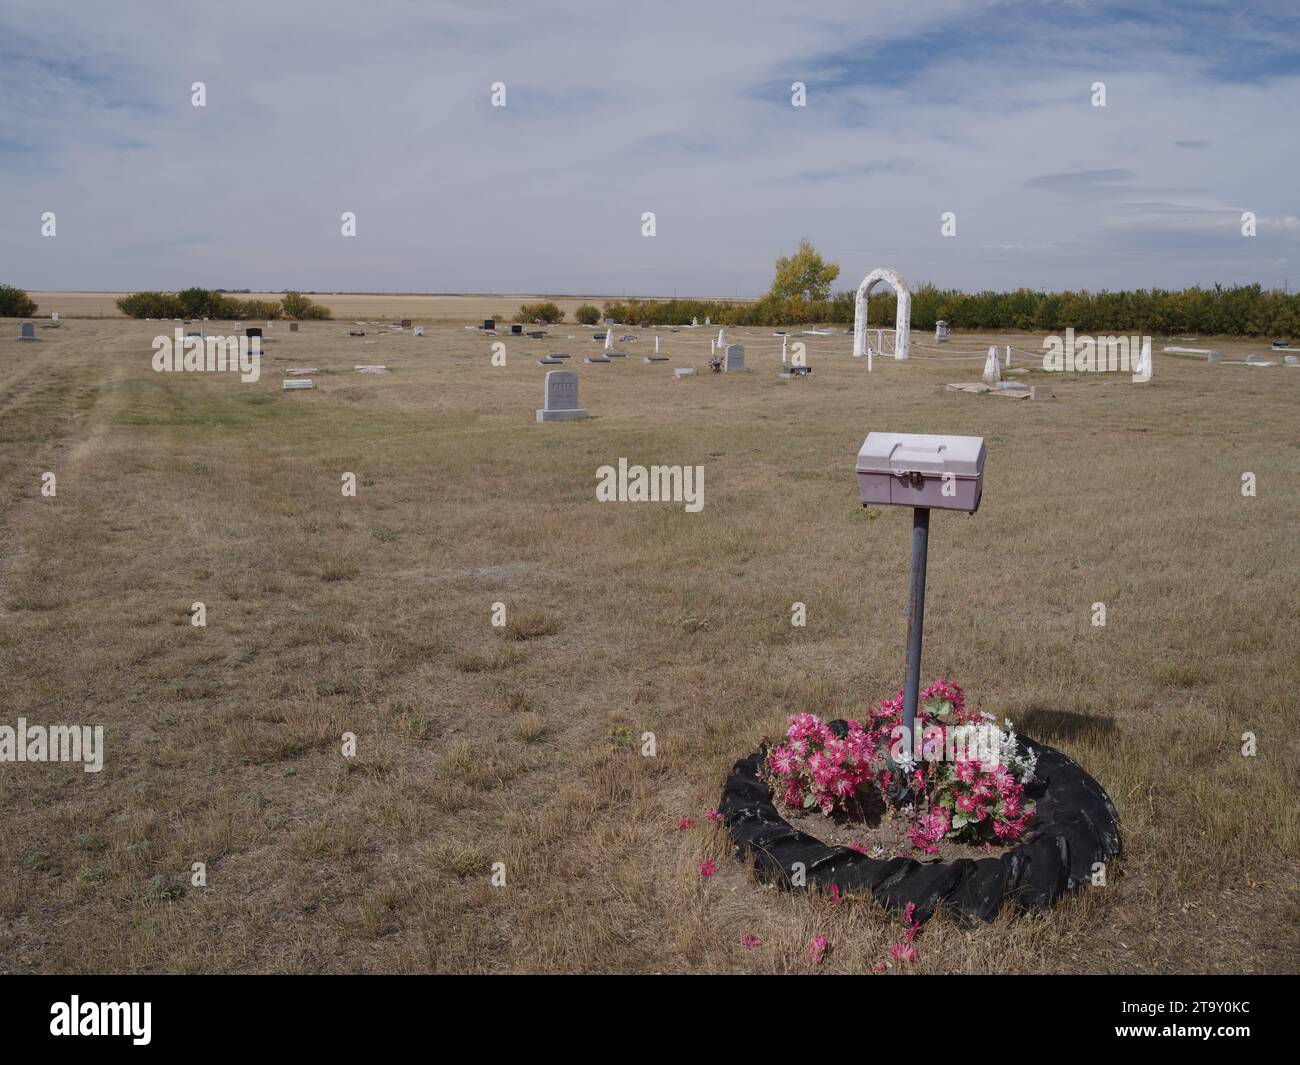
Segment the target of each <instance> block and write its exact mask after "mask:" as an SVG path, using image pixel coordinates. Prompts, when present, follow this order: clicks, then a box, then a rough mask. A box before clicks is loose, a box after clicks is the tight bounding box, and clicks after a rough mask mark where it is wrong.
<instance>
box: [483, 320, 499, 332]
mask: <svg viewBox="0 0 1300 1065" xmlns="http://www.w3.org/2000/svg"><path fill="white" fill-rule="evenodd" d="M496 327H497V320H496V319H495V318H484V319H483V328H484V329H485V330H490V329H495V328H496Z"/></svg>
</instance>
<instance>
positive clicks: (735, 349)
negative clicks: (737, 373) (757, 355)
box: [722, 344, 745, 373]
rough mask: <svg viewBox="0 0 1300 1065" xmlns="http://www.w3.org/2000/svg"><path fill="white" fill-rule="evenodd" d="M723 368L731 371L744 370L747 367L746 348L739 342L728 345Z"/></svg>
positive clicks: (728, 371)
mask: <svg viewBox="0 0 1300 1065" xmlns="http://www.w3.org/2000/svg"><path fill="white" fill-rule="evenodd" d="M722 368H723V369H724V370H725V371H726V372H727V373H731V371H732V370H743V369H744V368H745V349H744V348H743V347H741V346H740V345H739V344H728V345H727V358H726V361H725V362H724V363H723V366H722Z"/></svg>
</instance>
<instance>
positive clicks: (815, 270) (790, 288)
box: [770, 238, 840, 300]
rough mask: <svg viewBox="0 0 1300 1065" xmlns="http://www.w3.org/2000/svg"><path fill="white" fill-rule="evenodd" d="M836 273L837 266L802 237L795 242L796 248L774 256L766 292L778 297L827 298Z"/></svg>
mask: <svg viewBox="0 0 1300 1065" xmlns="http://www.w3.org/2000/svg"><path fill="white" fill-rule="evenodd" d="M839 276H840V268H839V267H838V266H837V265H836V264H835V263H828V262H826V261H825V260H824V259H823V258H822V257H821V255H820V253H819V252H818V251H817V249H816V248H814V247H813V246H812V244H811V243H810V242H809V241H808V240H807V238H805V239H803V240H801V241H800V242H799V250H798V251H797V252H795V253H794V254H793V255H791V256H788V257H787V256H782V257H781V258H779V259H777V261H776V276H775V277H774V278H773V279H772V288H771V292H770V295H772V296H774V297H776V298H777V299H779V300H788V299H803V300H825V299H829V298H830V294H831V285H832V284H833V283H834V281H835V279H836V278H837V277H839Z"/></svg>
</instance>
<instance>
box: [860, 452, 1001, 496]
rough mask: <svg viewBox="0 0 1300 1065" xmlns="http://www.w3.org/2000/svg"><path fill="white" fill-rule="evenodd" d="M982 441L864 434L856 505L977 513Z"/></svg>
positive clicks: (980, 489) (982, 467) (981, 476)
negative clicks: (929, 508) (885, 504)
mask: <svg viewBox="0 0 1300 1065" xmlns="http://www.w3.org/2000/svg"><path fill="white" fill-rule="evenodd" d="M984 454H985V451H984V438H983V437H980V436H929V435H926V434H921V433H868V434H867V439H866V440H865V441H864V442H863V444H862V450H860V451H859V452H858V466H857V469H858V485H859V487H860V488H861V489H862V502H863V504H864V505H866V504H867V503H892V504H894V505H897V506H908V507H934V508H937V509H941V510H964V511H967V512H968V513H974V512H975V511H976V510H978V509H979V505H980V496H981V495H982V494H983V491H984Z"/></svg>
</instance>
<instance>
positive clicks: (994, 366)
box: [984, 348, 1002, 385]
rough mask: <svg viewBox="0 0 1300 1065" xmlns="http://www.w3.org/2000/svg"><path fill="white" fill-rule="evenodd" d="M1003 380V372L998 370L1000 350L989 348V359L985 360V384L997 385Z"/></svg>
mask: <svg viewBox="0 0 1300 1065" xmlns="http://www.w3.org/2000/svg"><path fill="white" fill-rule="evenodd" d="M1001 380H1002V371H1001V370H1000V369H999V368H998V349H997V348H989V354H988V358H987V359H985V360H984V383H985V384H986V385H996V384H997V383H998V382H999V381H1001Z"/></svg>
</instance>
